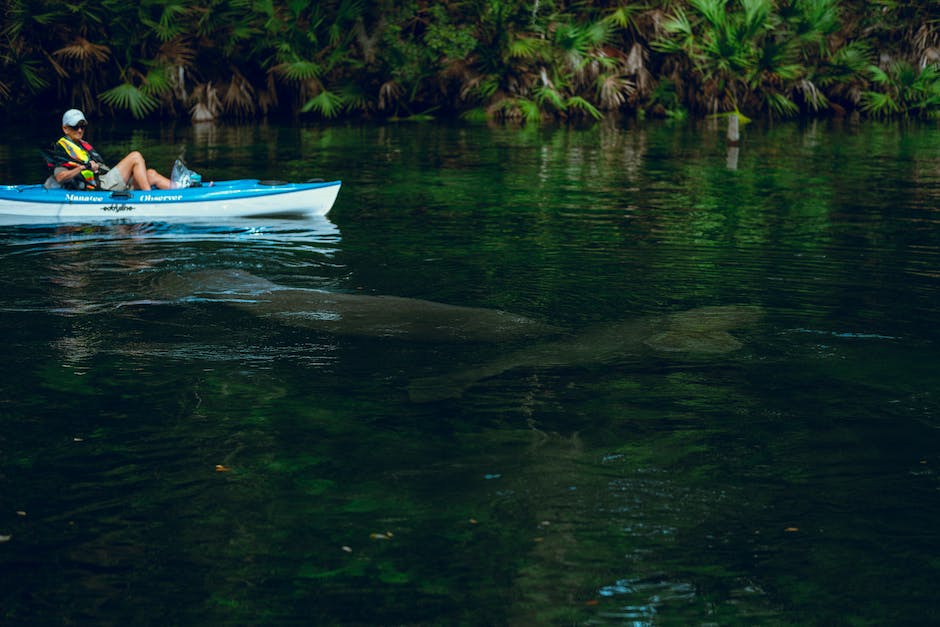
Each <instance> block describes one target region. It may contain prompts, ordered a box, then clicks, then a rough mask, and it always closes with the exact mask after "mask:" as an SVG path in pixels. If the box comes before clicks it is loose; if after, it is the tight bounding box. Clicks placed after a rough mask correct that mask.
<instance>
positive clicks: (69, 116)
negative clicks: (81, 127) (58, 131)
mask: <svg viewBox="0 0 940 627" xmlns="http://www.w3.org/2000/svg"><path fill="white" fill-rule="evenodd" d="M79 122H85V123H87V122H88V120H86V119H85V114H84V113H82V112H81V111H79V110H78V109H69V110H68V111H66V112H65V114H64V115H63V116H62V126H75V125H76V124H78V123H79Z"/></svg>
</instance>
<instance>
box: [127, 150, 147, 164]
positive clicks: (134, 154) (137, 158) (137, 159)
mask: <svg viewBox="0 0 940 627" xmlns="http://www.w3.org/2000/svg"><path fill="white" fill-rule="evenodd" d="M127 158H128V159H131V160H132V161H133V162H134V163H143V162H144V156H143V155H142V154H140V152H139V151H137V150H134V151H131V152H129V153H127Z"/></svg>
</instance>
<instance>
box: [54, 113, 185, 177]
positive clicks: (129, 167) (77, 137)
mask: <svg viewBox="0 0 940 627" xmlns="http://www.w3.org/2000/svg"><path fill="white" fill-rule="evenodd" d="M87 127H88V121H87V120H86V119H85V114H84V113H82V112H81V111H79V110H78V109H69V110H68V111H66V112H65V114H64V115H63V116H62V132H64V133H65V135H63V136H62V137H61V138H59V140H58V141H57V142H56V143H55V145H54V146H53V151H52V153H51V155H49V157H50V161H51V163H49V165H50V166H51V167H52V168H53V170H52V175H51V176H49V178H48V179H46V182H45V184H44V185H45V187H46V188H49V189H54V188H59V187H64V188H67V189H106V190H109V191H124V190H128V189H141V190H150V189H152V188H154V187H156V188H158V189H170V179H168V178H167V177H165V176H163V175H162V174H160V173H159V172H157V171H156V170H154V169H153V168H148V167H147V162H146V161H144V156H143V155H142V154H140V153H139V152H137V151H136V150H135V151H133V152H130V153H128V155H127V156H126V157H124V158H123V159H121V160H120V161H119V162H118V163H117V165H115V166H114V167H113V168H108V167H107V166H106V165H105V164H104V160H103V159H102V157H101V155H100V154H98V152H97V151H96V150H95V149H94V148H93V147H92V145H91V144H89V143H88V142H86V141H85V139H84V137H85V129H86V128H87ZM96 179H97V180H96Z"/></svg>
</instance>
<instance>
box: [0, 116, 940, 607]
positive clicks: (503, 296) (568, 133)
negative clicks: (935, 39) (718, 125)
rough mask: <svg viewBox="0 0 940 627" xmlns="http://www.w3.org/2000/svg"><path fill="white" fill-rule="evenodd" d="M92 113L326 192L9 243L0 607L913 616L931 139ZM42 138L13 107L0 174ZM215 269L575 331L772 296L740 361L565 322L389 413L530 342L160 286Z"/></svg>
mask: <svg viewBox="0 0 940 627" xmlns="http://www.w3.org/2000/svg"><path fill="white" fill-rule="evenodd" d="M54 127H55V123H54V121H53V123H52V125H51V127H50V130H51V131H54ZM92 130H93V131H94V132H93V133H91V134H90V135H91V136H90V138H89V139H91V140H92V141H94V142H95V143H96V146H97V147H98V148H99V149H100V150H101V151H102V152H103V153H105V155H112V159H114V158H115V157H117V156H120V155H119V154H118V153H120V152H122V151H126V150H127V149H130V148H131V147H134V148H140V149H142V150H143V151H144V153H145V154H146V155H147V156H148V158H149V159H150V161H151V163H152V164H153V165H156V166H157V167H159V168H161V169H163V170H165V171H166V170H168V165H169V163H170V162H171V161H172V158H173V157H175V155H176V153H177V152H178V149H179V146H180V145H181V144H185V145H186V146H187V153H186V154H187V158H188V162H189V165H190V166H191V167H193V168H194V169H196V170H198V171H200V172H202V173H203V177H204V179H207V180H208V179H211V178H215V179H224V178H238V177H242V176H249V175H256V176H259V177H261V178H266V177H278V178H288V179H293V180H299V179H305V178H309V177H311V176H320V177H323V178H342V179H343V181H344V188H343V190H342V192H341V193H340V197H339V200H338V201H337V204H336V206H335V208H334V210H333V212H332V213H331V214H330V221H329V222H327V221H310V222H303V221H301V222H281V223H269V224H258V223H241V222H239V223H219V224H190V225H170V224H146V225H128V224H110V225H93V226H87V225H86V226H77V227H76V226H73V227H65V226H50V227H28V228H24V227H15V226H9V227H0V264H2V265H0V268H2V272H0V320H2V325H3V329H4V330H5V337H4V349H3V350H4V353H3V354H4V359H3V360H2V361H0V390H2V393H0V536H2V539H3V540H4V541H3V542H0V576H2V584H0V624H4V625H6V624H10V625H44V624H49V625H64V624H96V625H150V624H153V625H170V624H172V625H219V624H224V625H283V624H291V625H294V624H297V625H300V624H303V625H330V624H347V625H705V624H708V625H924V624H930V623H935V624H936V623H938V622H940V600H938V599H940V597H938V593H937V583H936V582H937V581H940V481H938V474H937V471H938V466H940V432H938V429H940V399H938V392H940V388H938V375H937V368H938V365H940V359H938V352H937V344H938V340H940V334H938V322H940V212H938V211H940V209H938V208H940V130H938V128H937V127H936V126H935V125H930V126H911V127H903V126H881V125H876V124H866V125H864V126H862V127H854V126H850V125H848V124H846V125H829V124H818V125H811V126H805V127H800V126H797V125H781V126H777V127H772V128H748V129H747V136H746V141H745V144H744V145H743V146H742V148H741V150H740V154H739V155H738V157H737V164H736V169H733V168H732V167H729V166H730V165H733V164H732V163H729V155H728V154H727V152H726V149H725V147H724V145H723V142H722V140H721V135H720V133H718V132H716V131H715V130H713V129H709V128H707V127H701V128H697V127H672V126H668V125H660V124H649V125H647V126H644V127H640V128H632V127H623V128H621V127H617V126H615V125H607V126H602V127H597V128H593V129H589V130H569V129H553V130H541V131H534V132H533V131H522V132H519V131H516V130H508V129H488V128H485V127H475V126H469V127H454V126H445V125H427V126H411V125H401V126H384V127H371V126H364V127H359V126H352V127H338V128H330V129H324V128H291V127H277V126H270V127H261V128H256V127H251V128H227V127H223V128H219V129H214V130H212V131H199V132H195V131H193V129H191V128H189V127H177V128H163V129H147V130H144V131H137V132H134V133H131V132H130V131H128V130H127V129H122V128H94V127H93V129H92ZM51 139H52V138H51V137H48V138H47V137H46V135H45V134H43V133H40V132H38V131H37V130H36V129H5V135H4V137H3V139H2V140H0V141H2V143H0V180H2V181H3V182H26V181H32V180H39V179H41V177H42V175H43V173H42V171H41V167H40V166H41V164H40V163H39V162H38V159H36V160H35V161H34V160H33V159H32V158H31V155H32V153H31V150H26V153H25V155H24V152H23V151H24V148H23V147H24V146H39V145H41V144H42V143H44V142H45V141H47V140H51ZM163 164H166V165H163ZM230 269H239V270H244V271H249V272H251V273H253V274H255V275H258V276H262V277H265V278H267V279H270V280H272V281H276V282H278V283H282V284H285V285H289V286H292V287H304V288H322V289H326V290H331V291H335V292H342V293H348V294H362V295H374V294H387V295H395V296H403V297H410V298H419V299H427V300H432V301H439V302H445V303H450V304H454V305H462V306H468V307H481V308H492V309H502V310H506V311H511V312H514V313H518V314H521V315H525V316H528V317H530V318H534V319H538V320H543V321H549V322H551V323H553V324H557V325H561V326H563V327H565V328H567V329H570V330H572V332H573V333H575V334H576V335H577V334H578V333H579V332H580V330H581V329H586V328H593V327H594V326H595V325H604V324H608V323H614V322H617V321H621V320H627V319H632V318H636V317H645V316H658V315H662V314H666V313H672V312H679V311H682V310H687V309H691V308H695V307H701V306H710V305H727V304H735V303H740V304H746V305H756V306H759V307H761V308H762V309H763V311H764V317H763V318H762V319H760V321H759V322H757V323H756V324H751V325H746V326H744V327H742V328H740V329H737V330H734V331H732V333H733V334H734V335H735V336H736V337H737V338H738V340H739V341H740V342H741V344H742V346H741V348H740V349H738V350H735V351H732V352H727V353H720V354H708V355H703V354H687V353H673V354H668V353H654V352H650V351H642V350H641V351H632V352H630V351H628V352H625V353H624V354H622V355H618V354H616V353H617V351H616V350H614V349H611V348H610V346H609V345H607V346H605V345H601V344H600V343H593V344H592V343H590V342H588V340H585V343H584V345H583V347H582V350H581V352H580V353H579V358H578V359H574V358H572V359H571V362H572V363H567V364H566V363H561V362H564V361H565V360H564V359H560V360H558V359H556V363H553V364H552V365H544V366H541V367H540V366H538V365H534V364H533V363H531V362H530V363H524V362H522V361H520V363H522V364H523V365H520V367H517V368H509V369H507V370H506V371H504V372H502V373H500V374H497V375H495V376H492V377H490V378H484V379H482V380H479V381H476V382H473V383H471V384H470V385H469V386H468V387H467V388H466V389H465V390H464V391H463V395H462V396H459V397H456V398H447V399H444V400H440V401H435V402H414V401H413V400H412V399H411V397H409V393H408V391H409V386H410V385H411V383H412V382H413V381H415V380H416V379H423V378H426V377H432V376H441V375H446V374H448V373H453V372H457V371H463V370H466V369H469V368H473V367H475V366H477V365H479V364H482V363H486V362H489V361H491V360H496V359H501V358H504V359H505V355H507V354H510V353H511V351H514V350H517V349H523V350H524V349H525V348H526V346H527V343H526V342H524V341H519V342H515V343H512V344H505V343H504V344H502V345H493V344H488V343H481V342H458V343H443V342H420V341H406V340H396V339H388V338H384V339H376V338H368V337H347V336H338V335H333V334H330V333H327V332H322V331H316V330H309V329H303V328H297V327H293V326H285V325H282V324H279V323H278V322H277V321H276V320H273V319H271V318H266V317H255V316H252V315H250V314H249V313H246V312H244V311H241V310H238V309H234V308H230V307H228V306H226V305H224V304H220V303H212V302H204V301H198V300H184V301H181V302H163V301H159V300H156V299H155V297H154V295H153V294H154V290H155V289H156V286H159V285H160V284H161V282H162V281H164V280H165V279H166V277H167V276H172V275H175V274H180V273H187V272H189V271H199V270H230ZM584 337H589V336H584ZM594 341H595V342H596V338H595V339H594ZM563 356H564V355H563ZM536 361H537V360H536Z"/></svg>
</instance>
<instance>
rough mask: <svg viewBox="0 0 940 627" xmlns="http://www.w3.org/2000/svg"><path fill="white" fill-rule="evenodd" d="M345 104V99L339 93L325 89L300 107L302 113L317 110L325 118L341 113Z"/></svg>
mask: <svg viewBox="0 0 940 627" xmlns="http://www.w3.org/2000/svg"><path fill="white" fill-rule="evenodd" d="M344 106H345V100H344V99H343V97H342V96H340V95H339V94H336V93H334V92H331V91H327V90H323V91H321V92H320V93H319V94H317V95H316V96H314V97H313V98H311V99H310V100H308V101H307V102H306V103H305V104H304V106H303V107H302V108H301V109H300V111H301V113H309V112H310V111H316V112H317V113H319V114H320V115H322V116H323V117H325V118H335V117H336V116H337V115H339V114H340V113H341V112H342V111H343V108H344Z"/></svg>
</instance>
